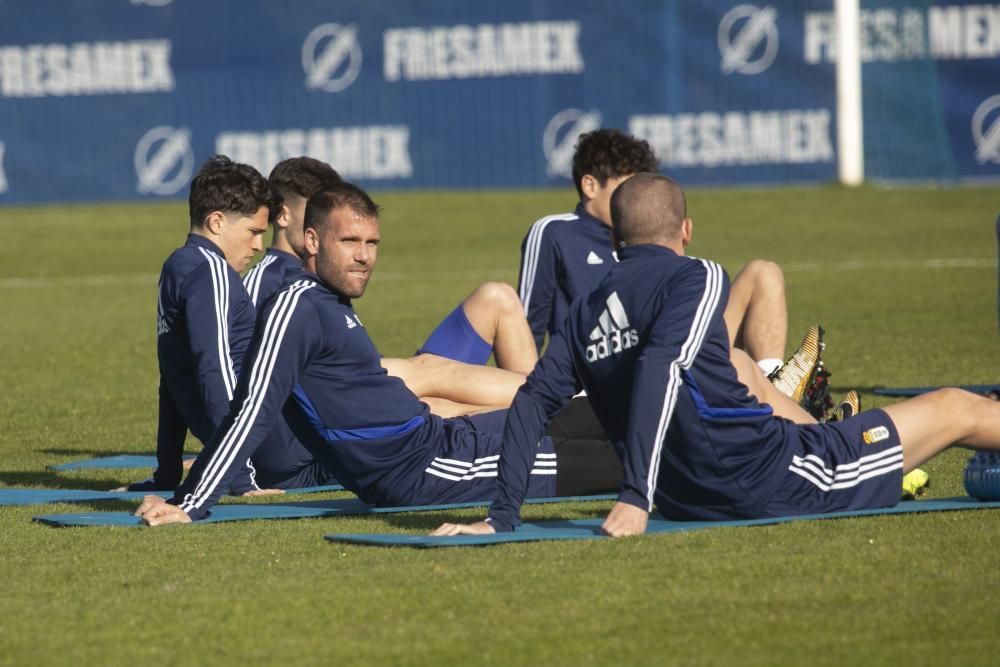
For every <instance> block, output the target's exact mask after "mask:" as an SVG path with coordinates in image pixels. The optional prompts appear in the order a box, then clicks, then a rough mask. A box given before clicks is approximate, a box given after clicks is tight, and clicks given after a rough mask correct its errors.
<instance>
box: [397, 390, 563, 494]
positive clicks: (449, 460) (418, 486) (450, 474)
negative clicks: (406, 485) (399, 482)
mask: <svg viewBox="0 0 1000 667" xmlns="http://www.w3.org/2000/svg"><path fill="white" fill-rule="evenodd" d="M506 421H507V411H506V410H497V411H495V412H487V413H483V414H478V415H472V416H469V417H455V418H452V419H446V420H445V421H444V425H445V432H446V434H447V439H446V442H445V444H444V446H442V447H440V448H439V449H438V451H437V452H436V456H435V457H434V460H433V461H431V462H430V465H428V466H427V468H426V469H425V470H424V474H423V475H421V476H420V478H419V479H418V480H417V481H416V483H415V484H414V487H413V495H412V496H410V497H409V498H408V499H407V500H408V502H407V504H409V505H440V504H444V503H463V502H479V501H484V502H485V501H491V500H493V498H495V497H496V494H497V461H498V460H499V459H500V447H501V444H502V440H503V428H504V424H505V423H506ZM556 471H557V466H556V452H555V445H554V444H553V443H552V439H551V438H549V437H548V436H546V437H544V438H542V439H541V441H540V442H539V445H538V449H537V451H536V454H535V464H534V466H533V467H532V470H531V474H530V475H529V477H528V497H529V498H551V497H552V496H554V495H555V492H556Z"/></svg>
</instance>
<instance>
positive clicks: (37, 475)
mask: <svg viewBox="0 0 1000 667" xmlns="http://www.w3.org/2000/svg"><path fill="white" fill-rule="evenodd" d="M0 484H4V485H7V486H42V487H45V488H48V489H86V490H88V491H108V490H110V489H113V488H115V487H118V486H124V485H125V484H128V482H119V481H117V480H114V479H94V478H91V477H75V476H74V477H68V476H66V475H63V474H61V473H58V472H56V471H41V472H37V471H24V470H17V471H9V472H4V471H0Z"/></svg>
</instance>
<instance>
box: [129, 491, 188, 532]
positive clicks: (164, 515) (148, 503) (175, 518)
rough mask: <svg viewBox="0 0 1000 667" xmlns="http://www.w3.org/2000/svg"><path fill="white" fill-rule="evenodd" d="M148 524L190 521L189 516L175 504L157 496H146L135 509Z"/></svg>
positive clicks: (138, 515) (158, 524)
mask: <svg viewBox="0 0 1000 667" xmlns="http://www.w3.org/2000/svg"><path fill="white" fill-rule="evenodd" d="M135 516H137V517H141V518H142V520H143V521H145V522H146V524H147V525H149V526H165V525H167V524H168V523H191V517H189V516H188V515H187V513H186V512H185V511H184V510H182V509H181V508H180V507H177V506H176V505H171V504H170V503H168V502H167V501H166V500H164V499H163V498H161V497H159V496H146V497H144V498H143V499H142V504H141V505H139V508H138V509H137V510H136V511H135Z"/></svg>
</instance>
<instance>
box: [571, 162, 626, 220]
mask: <svg viewBox="0 0 1000 667" xmlns="http://www.w3.org/2000/svg"><path fill="white" fill-rule="evenodd" d="M583 178H584V182H583V183H582V186H583V196H584V198H585V199H586V201H585V202H584V208H586V209H587V212H588V213H590V214H591V215H592V216H594V217H595V218H597V219H598V220H600V221H601V222H603V223H604V224H606V225H608V226H609V227H610V226H611V195H613V194H614V193H615V190H617V189H618V186H619V185H621V184H622V183H624V182H625V181H627V180H628V179H630V178H632V174H626V175H624V176H612V177H610V178H608V180H607V181H605V182H604V185H601V182H600V181H599V180H597V179H596V178H594V177H593V176H589V175H588V176H584V177H583ZM587 179H589V181H588V180H587Z"/></svg>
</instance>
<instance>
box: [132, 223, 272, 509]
mask: <svg viewBox="0 0 1000 667" xmlns="http://www.w3.org/2000/svg"><path fill="white" fill-rule="evenodd" d="M158 289H159V298H158V302H157V308H156V332H157V338H156V352H157V358H158V361H159V366H160V388H159V403H160V406H159V408H160V409H159V426H158V428H157V435H156V460H157V469H156V472H155V473H154V475H153V480H152V483H151V484H149V486H150V487H151V488H156V489H173V488H174V487H176V486H177V485H178V484H179V483H180V481H181V474H182V470H181V454H182V452H183V450H184V439H185V437H186V435H187V431H188V430H190V431H191V433H193V434H194V436H195V437H196V438H198V439H199V440H201V441H202V442H203V443H204V442H207V441H208V439H209V438H210V437H211V435H212V433H213V432H214V431H215V429H216V427H217V426H218V425H219V424H220V423H221V422H222V419H223V417H225V416H226V413H228V412H229V402H230V400H231V399H232V397H233V392H234V390H235V388H236V377H237V375H238V373H239V370H240V360H241V359H242V358H243V354H244V352H245V351H246V348H247V345H248V344H249V342H250V338H251V336H252V334H253V329H254V312H255V311H254V307H253V304H252V303H250V298H249V296H248V295H247V292H246V290H245V289H244V287H243V283H242V282H241V281H240V277H239V274H237V273H236V271H235V270H233V268H232V267H231V266H230V265H229V263H228V262H226V259H225V256H224V255H223V253H222V250H221V249H220V248H219V247H218V246H217V245H215V244H214V243H212V241H210V240H208V239H207V238H205V237H203V236H200V235H197V234H189V235H188V237H187V242H186V243H185V244H184V245H183V246H182V247H180V248H178V249H177V250H175V251H174V252H173V253H172V254H171V255H170V257H168V258H167V260H166V262H164V263H163V269H162V270H161V272H160V282H159V288H158ZM244 472H246V470H245V469H244ZM140 484H143V483H140ZM234 488H236V489H239V490H246V489H248V488H252V485H251V484H250V483H249V480H248V479H245V480H242V481H240V482H239V483H238V484H237V486H236V487H234Z"/></svg>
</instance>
